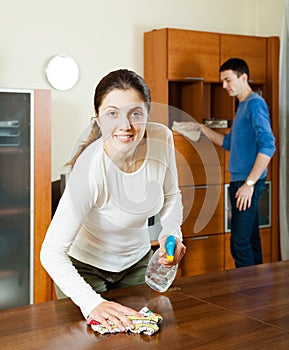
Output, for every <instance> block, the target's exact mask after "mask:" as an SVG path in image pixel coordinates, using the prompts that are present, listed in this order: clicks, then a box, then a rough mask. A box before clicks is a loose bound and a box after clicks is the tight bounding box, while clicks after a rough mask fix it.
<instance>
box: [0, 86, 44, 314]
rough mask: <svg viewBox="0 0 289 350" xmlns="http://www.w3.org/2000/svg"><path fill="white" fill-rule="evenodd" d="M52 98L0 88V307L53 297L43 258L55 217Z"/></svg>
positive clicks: (42, 91)
mask: <svg viewBox="0 0 289 350" xmlns="http://www.w3.org/2000/svg"><path fill="white" fill-rule="evenodd" d="M50 100H51V96H50V91H48V90H16V89H0V168H1V171H0V192H1V196H0V222H1V224H0V250H1V255H0V262H1V263H0V285H1V291H2V292H3V293H2V292H1V293H2V294H1V305H0V308H7V307H12V306H21V305H26V304H29V303H37V302H42V301H47V300H51V280H50V278H49V277H48V275H47V273H46V272H45V271H44V269H43V268H42V267H41V264H40V261H39V252H40V247H41V244H42V241H43V239H44V235H45V233H46V230H47V228H48V225H49V222H50V220H51V146H50V145H51V135H50V130H51V127H50V125H51V101H50ZM4 291H5V292H4Z"/></svg>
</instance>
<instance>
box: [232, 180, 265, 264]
mask: <svg viewBox="0 0 289 350" xmlns="http://www.w3.org/2000/svg"><path fill="white" fill-rule="evenodd" d="M243 184H244V181H234V182H231V183H230V199H231V205H232V222H231V254H232V256H233V258H234V260H235V265H236V267H243V266H250V265H257V264H262V262H263V259H262V249H261V239H260V231H259V218H258V203H259V199H260V197H261V194H262V193H263V191H264V188H265V180H258V181H257V182H256V184H255V185H254V193H253V197H252V201H251V207H250V208H247V209H246V210H244V211H243V210H242V211H240V210H239V209H237V208H236V198H235V195H236V192H237V191H238V188H240V187H241V186H242V185H243Z"/></svg>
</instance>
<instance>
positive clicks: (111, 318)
mask: <svg viewBox="0 0 289 350" xmlns="http://www.w3.org/2000/svg"><path fill="white" fill-rule="evenodd" d="M126 315H134V316H139V317H140V316H142V315H141V314H140V313H139V312H137V311H136V310H134V309H131V308H129V307H126V306H123V305H121V304H118V303H115V302H113V301H103V302H102V303H100V304H99V305H98V306H97V307H96V308H94V309H93V310H92V311H91V313H90V314H89V316H90V317H91V318H92V319H94V320H96V321H98V322H99V323H101V324H102V325H103V326H104V327H106V328H107V329H109V330H111V329H112V326H111V324H110V322H111V323H113V324H114V325H115V326H116V327H117V328H119V329H120V331H122V332H124V331H125V330H126V327H130V328H131V329H133V328H134V323H133V322H132V320H130V319H129V318H128V317H127V316H126Z"/></svg>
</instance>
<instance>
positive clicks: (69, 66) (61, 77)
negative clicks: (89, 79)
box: [45, 55, 79, 91]
mask: <svg viewBox="0 0 289 350" xmlns="http://www.w3.org/2000/svg"><path fill="white" fill-rule="evenodd" d="M45 74H46V78H47V80H48V82H49V84H50V85H51V86H52V87H53V88H54V89H57V90H61V91H66V90H69V89H72V88H73V87H74V86H75V85H76V83H77V82H78V79H79V67H78V65H77V63H76V62H75V60H74V59H73V58H72V57H70V56H67V55H56V56H54V57H52V58H51V59H50V60H49V62H48V64H47V67H46V69H45Z"/></svg>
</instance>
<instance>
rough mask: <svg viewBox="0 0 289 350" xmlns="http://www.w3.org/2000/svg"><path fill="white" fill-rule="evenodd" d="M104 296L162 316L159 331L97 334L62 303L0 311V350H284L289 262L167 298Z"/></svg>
mask: <svg viewBox="0 0 289 350" xmlns="http://www.w3.org/2000/svg"><path fill="white" fill-rule="evenodd" d="M104 296H105V297H106V298H107V299H110V300H114V301H117V302H120V303H122V304H124V305H127V306H130V307H132V308H135V309H140V308H141V307H142V306H145V305H146V306H148V307H149V308H150V309H151V310H153V311H155V312H158V313H160V314H161V315H162V316H163V317H164V321H163V322H162V323H161V328H160V331H159V332H158V333H156V334H154V335H153V336H147V335H144V334H129V333H118V334H111V335H99V334H98V333H94V332H93V331H92V330H91V328H90V327H88V326H87V325H86V323H85V321H84V320H83V318H82V315H81V314H80V311H79V309H78V308H77V307H76V306H75V305H74V304H73V303H72V302H71V301H70V300H69V299H65V300H60V301H53V302H48V303H42V304H36V305H30V306H27V307H20V308H14V309H9V310H6V311H1V312H0V349H13V350H18V349H29V350H33V349H39V350H46V349H53V350H58V349H60V350H61V349H70V350H71V349H80V350H88V349H101V350H106V349H109V350H112V349H121V350H125V349H134V350H138V349H141V350H143V349H165V350H168V349H169V350H170V349H171V350H176V349H182V350H185V349H189V350H193V349H210V350H227V349H228V350H229V349H230V350H236V349H237V350H238V349H241V350H244V349H245V350H251V349H256V350H267V349H268V350H269V349H270V350H272V349H277V350H282V349H284V350H288V349H289V261H284V262H277V263H272V264H264V265H258V266H251V267H246V268H241V269H236V270H230V271H225V272H218V273H211V274H207V275H201V276H194V277H184V278H180V279H177V280H176V281H175V282H174V284H173V287H172V288H170V289H169V291H167V292H166V293H157V292H154V291H153V290H151V289H150V288H149V287H147V286H146V285H145V286H144V285H142V286H137V287H132V288H127V289H120V290H115V291H110V292H107V293H106V294H104Z"/></svg>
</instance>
